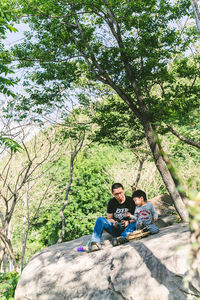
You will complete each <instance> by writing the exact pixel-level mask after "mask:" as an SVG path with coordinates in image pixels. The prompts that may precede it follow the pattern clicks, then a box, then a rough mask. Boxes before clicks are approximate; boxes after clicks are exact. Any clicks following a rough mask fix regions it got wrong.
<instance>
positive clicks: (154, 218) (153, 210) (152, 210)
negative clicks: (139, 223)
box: [151, 204, 158, 222]
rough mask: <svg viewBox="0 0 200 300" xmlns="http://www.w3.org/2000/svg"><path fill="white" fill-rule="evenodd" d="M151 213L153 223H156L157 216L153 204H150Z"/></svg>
mask: <svg viewBox="0 0 200 300" xmlns="http://www.w3.org/2000/svg"><path fill="white" fill-rule="evenodd" d="M151 213H152V217H153V220H154V221H155V222H156V221H158V214H157V212H156V210H155V208H154V206H153V204H151Z"/></svg>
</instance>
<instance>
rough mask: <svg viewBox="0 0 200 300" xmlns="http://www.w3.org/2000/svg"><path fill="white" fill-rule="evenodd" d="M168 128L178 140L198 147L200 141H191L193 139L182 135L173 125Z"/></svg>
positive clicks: (199, 146)
mask: <svg viewBox="0 0 200 300" xmlns="http://www.w3.org/2000/svg"><path fill="white" fill-rule="evenodd" d="M169 129H170V131H171V133H172V134H173V135H175V136H176V137H177V138H179V140H181V141H182V142H184V143H186V144H188V145H191V146H194V147H196V148H198V149H200V143H197V142H195V141H193V140H191V139H188V138H186V137H184V136H182V135H181V134H180V133H179V132H178V131H177V130H176V129H175V127H174V126H172V127H169Z"/></svg>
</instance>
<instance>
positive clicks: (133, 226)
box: [121, 222, 136, 238]
mask: <svg viewBox="0 0 200 300" xmlns="http://www.w3.org/2000/svg"><path fill="white" fill-rule="evenodd" d="M135 230H136V222H132V223H130V224H129V225H128V226H127V227H126V228H125V230H124V231H123V232H122V233H121V236H122V237H123V238H126V237H127V236H128V235H129V234H130V233H131V232H133V231H135Z"/></svg>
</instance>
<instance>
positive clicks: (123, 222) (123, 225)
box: [121, 220, 129, 227]
mask: <svg viewBox="0 0 200 300" xmlns="http://www.w3.org/2000/svg"><path fill="white" fill-rule="evenodd" d="M121 223H122V227H126V226H128V225H129V221H125V220H121Z"/></svg>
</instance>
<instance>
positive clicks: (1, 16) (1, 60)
mask: <svg viewBox="0 0 200 300" xmlns="http://www.w3.org/2000/svg"><path fill="white" fill-rule="evenodd" d="M13 19H14V8H13V3H12V4H11V3H10V1H6V0H3V1H1V7H0V93H3V94H5V95H7V96H10V95H12V96H14V94H13V93H12V92H11V90H10V88H9V87H10V86H13V85H14V80H13V79H12V78H9V77H7V75H8V74H11V73H13V71H12V70H11V69H10V68H9V63H10V62H11V56H10V53H9V51H8V50H5V49H4V46H3V43H2V42H1V40H2V39H5V37H6V32H7V31H8V30H9V31H10V32H16V31H17V29H16V28H14V27H13V26H12V22H13ZM3 74H4V75H3Z"/></svg>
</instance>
